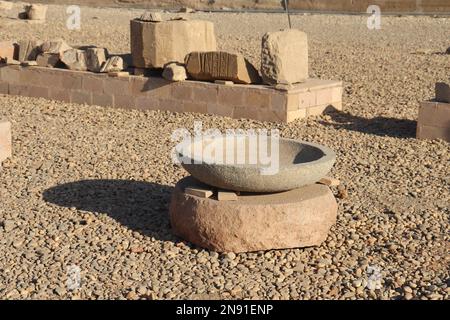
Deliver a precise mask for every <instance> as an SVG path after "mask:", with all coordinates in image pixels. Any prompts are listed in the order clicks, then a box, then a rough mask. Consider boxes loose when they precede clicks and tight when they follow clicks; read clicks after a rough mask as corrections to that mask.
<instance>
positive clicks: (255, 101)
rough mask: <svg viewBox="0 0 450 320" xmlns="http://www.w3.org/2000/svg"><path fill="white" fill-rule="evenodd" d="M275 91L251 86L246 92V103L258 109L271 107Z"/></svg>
mask: <svg viewBox="0 0 450 320" xmlns="http://www.w3.org/2000/svg"><path fill="white" fill-rule="evenodd" d="M273 93H274V92H273V91H268V90H267V91H266V90H261V89H251V88H249V89H247V93H246V94H245V99H244V103H245V105H248V106H252V107H253V108H257V109H270V105H271V103H272V95H273Z"/></svg>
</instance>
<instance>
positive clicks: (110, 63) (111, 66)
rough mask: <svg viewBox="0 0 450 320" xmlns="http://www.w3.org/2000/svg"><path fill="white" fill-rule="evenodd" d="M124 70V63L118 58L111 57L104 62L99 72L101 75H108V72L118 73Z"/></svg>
mask: <svg viewBox="0 0 450 320" xmlns="http://www.w3.org/2000/svg"><path fill="white" fill-rule="evenodd" d="M125 68H126V65H125V64H124V61H123V59H122V58H121V57H119V56H113V57H110V58H109V59H108V60H106V62H105V63H104V64H103V66H102V68H101V69H100V72H102V73H108V72H119V71H122V70H123V69H125Z"/></svg>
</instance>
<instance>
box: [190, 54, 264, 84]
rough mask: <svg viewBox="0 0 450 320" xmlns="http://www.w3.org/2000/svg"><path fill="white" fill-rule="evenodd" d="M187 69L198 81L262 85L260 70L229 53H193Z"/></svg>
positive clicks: (242, 58) (239, 56)
mask: <svg viewBox="0 0 450 320" xmlns="http://www.w3.org/2000/svg"><path fill="white" fill-rule="evenodd" d="M186 69H187V71H188V73H189V75H190V76H191V77H192V78H193V79H196V80H204V81H214V80H230V81H233V82H235V83H246V84H250V83H260V82H261V78H260V77H259V74H258V70H256V68H255V67H254V66H253V65H252V64H251V63H250V62H249V61H248V60H247V59H245V58H244V57H243V56H242V55H239V54H233V53H228V52H220V51H213V52H192V53H190V54H189V55H187V57H186Z"/></svg>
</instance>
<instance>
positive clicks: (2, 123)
mask: <svg viewBox="0 0 450 320" xmlns="http://www.w3.org/2000/svg"><path fill="white" fill-rule="evenodd" d="M11 155H12V137H11V122H9V121H6V120H0V164H1V163H2V162H3V161H4V160H6V159H7V158H9V157H11Z"/></svg>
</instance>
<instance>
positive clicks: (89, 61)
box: [86, 48, 108, 72]
mask: <svg viewBox="0 0 450 320" xmlns="http://www.w3.org/2000/svg"><path fill="white" fill-rule="evenodd" d="M107 56H108V53H107V51H106V49H104V48H87V49H86V66H87V69H88V70H89V71H92V72H100V70H101V69H102V67H103V65H104V64H105V63H106V58H107Z"/></svg>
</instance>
